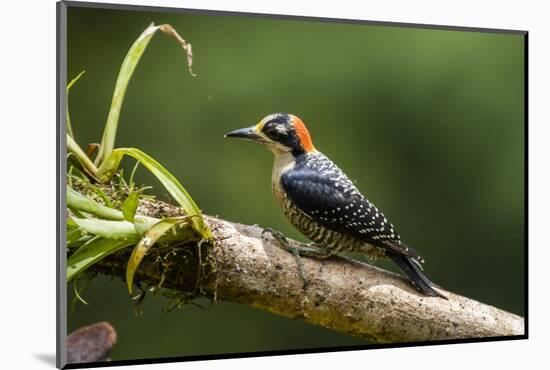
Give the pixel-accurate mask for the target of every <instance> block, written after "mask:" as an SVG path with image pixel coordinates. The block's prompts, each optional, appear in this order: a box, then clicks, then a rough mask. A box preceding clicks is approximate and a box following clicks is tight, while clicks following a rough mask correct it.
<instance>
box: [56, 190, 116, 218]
mask: <svg viewBox="0 0 550 370" xmlns="http://www.w3.org/2000/svg"><path fill="white" fill-rule="evenodd" d="M67 206H68V207H70V208H74V209H77V210H80V211H83V212H88V213H91V214H93V215H95V216H97V217H101V218H105V219H108V220H124V215H123V214H122V212H120V211H119V210H117V209H113V208H109V207H107V206H104V205H103V204H99V203H97V202H95V201H94V200H92V199H90V198H88V197H85V196H84V195H82V194H80V193H78V192H77V191H75V190H73V189H72V188H71V187H69V186H67Z"/></svg>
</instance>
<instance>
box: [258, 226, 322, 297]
mask: <svg viewBox="0 0 550 370" xmlns="http://www.w3.org/2000/svg"><path fill="white" fill-rule="evenodd" d="M266 233H269V234H271V236H273V238H274V239H276V240H277V241H278V242H279V245H280V246H281V247H282V248H283V249H284V250H285V251H287V252H290V253H292V254H293V255H294V257H295V258H296V264H297V265H298V272H299V273H300V277H301V278H302V280H303V281H304V285H303V288H304V289H306V288H307V287H308V280H307V279H306V275H305V270H304V261H303V260H302V256H307V255H308V253H311V252H312V251H314V250H315V248H314V247H311V246H310V245H309V244H305V245H298V244H297V243H295V242H293V241H290V240H288V238H287V237H286V236H285V235H284V234H283V233H282V232H280V231H277V230H273V229H272V228H270V227H266V228H264V230H263V232H262V236H263V235H264V234H266Z"/></svg>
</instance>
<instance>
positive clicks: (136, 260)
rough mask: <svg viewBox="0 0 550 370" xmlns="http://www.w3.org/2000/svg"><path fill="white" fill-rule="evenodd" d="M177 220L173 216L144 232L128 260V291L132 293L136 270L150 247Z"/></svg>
mask: <svg viewBox="0 0 550 370" xmlns="http://www.w3.org/2000/svg"><path fill="white" fill-rule="evenodd" d="M177 222H178V221H177V220H176V219H173V218H170V219H168V218H167V219H164V220H161V221H159V222H158V223H157V224H155V225H154V226H153V227H151V228H150V229H149V230H148V231H147V232H146V233H145V234H143V237H142V238H141V240H140V241H139V243H138V244H137V245H136V246H135V247H134V249H133V250H132V254H131V255H130V259H129V260H128V266H127V267H126V285H127V287H128V293H130V294H132V284H133V281H134V275H135V272H136V270H137V268H138V266H139V264H140V263H141V260H142V259H143V257H145V254H146V253H147V251H148V250H149V248H151V247H152V246H153V245H154V244H155V243H156V242H157V240H159V239H160V237H161V236H163V235H164V234H165V233H166V232H168V231H169V230H170V229H171V228H172V227H174V225H176V224H177Z"/></svg>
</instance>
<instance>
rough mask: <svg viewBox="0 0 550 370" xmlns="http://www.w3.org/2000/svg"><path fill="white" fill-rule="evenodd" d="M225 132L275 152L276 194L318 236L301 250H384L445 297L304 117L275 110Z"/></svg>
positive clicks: (423, 289) (417, 281)
mask: <svg viewBox="0 0 550 370" xmlns="http://www.w3.org/2000/svg"><path fill="white" fill-rule="evenodd" d="M225 136H226V137H233V138H244V139H248V140H253V141H255V142H258V143H260V144H262V145H263V146H265V147H267V148H268V149H269V150H271V151H272V152H273V154H274V156H275V161H274V165H273V170H272V176H271V186H272V190H273V194H274V196H275V199H276V200H277V202H278V203H279V204H280V206H281V207H282V209H283V212H284V214H285V215H286V217H287V218H288V219H289V221H290V222H291V223H292V224H293V225H294V227H296V228H297V229H298V230H299V231H300V232H301V233H302V234H304V235H305V236H306V237H307V238H309V239H310V240H311V241H312V242H313V245H312V246H311V247H310V248H305V249H302V250H301V252H303V253H300V254H305V255H309V256H314V257H321V258H325V257H329V256H331V255H334V254H336V253H340V252H359V253H364V254H367V255H377V256H380V255H382V256H385V257H388V258H390V259H391V260H392V261H393V262H394V263H395V264H397V266H399V268H400V269H401V270H402V271H403V272H404V273H405V274H406V275H407V276H408V278H409V280H410V281H411V283H412V284H413V285H414V286H415V287H416V289H417V290H418V291H419V292H420V293H422V294H424V295H426V296H434V297H442V298H446V297H445V296H444V295H442V294H441V293H439V292H438V291H437V290H435V289H434V284H433V283H432V282H431V281H430V280H429V279H428V278H427V277H426V275H424V273H423V272H422V267H421V264H422V263H424V260H423V259H422V257H420V255H419V254H418V253H416V252H415V251H414V250H413V249H412V248H410V247H408V246H407V245H406V244H405V243H403V242H402V241H401V238H400V236H399V234H398V233H397V230H396V229H395V227H394V226H393V225H392V223H391V222H390V221H389V220H388V219H387V218H386V216H384V214H383V213H382V212H381V211H380V210H378V208H376V206H375V205H374V204H372V203H371V202H370V201H369V200H368V199H367V198H366V197H364V196H363V195H362V194H361V193H360V192H359V190H358V189H357V187H356V186H355V185H354V184H353V182H352V181H351V180H350V179H349V178H348V177H347V176H346V175H345V174H344V172H342V170H340V168H338V166H336V165H335V164H334V163H333V162H332V161H331V160H330V159H329V158H328V157H327V156H325V155H324V154H323V153H321V152H320V151H318V150H316V149H315V147H314V146H313V142H312V140H311V136H310V134H309V132H308V130H307V128H306V126H305V125H304V123H303V122H302V120H301V119H300V118H298V117H296V116H295V115H292V114H288V113H275V114H271V115H268V116H267V117H265V118H263V119H262V120H261V121H260V122H259V123H258V124H256V125H254V126H251V127H247V128H242V129H238V130H235V131H232V132H230V133H228V134H226V135H225Z"/></svg>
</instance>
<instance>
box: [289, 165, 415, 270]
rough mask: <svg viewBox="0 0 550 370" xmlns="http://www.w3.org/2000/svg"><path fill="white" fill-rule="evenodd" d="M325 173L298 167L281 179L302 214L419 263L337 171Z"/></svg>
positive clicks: (374, 208) (377, 211) (386, 223)
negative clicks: (329, 173)
mask: <svg viewBox="0 0 550 370" xmlns="http://www.w3.org/2000/svg"><path fill="white" fill-rule="evenodd" d="M332 170H333V172H331V175H330V176H327V174H326V173H320V172H319V171H316V170H313V169H310V168H307V167H305V166H300V167H299V168H294V169H291V170H289V171H287V172H286V173H284V174H283V175H282V176H281V186H282V187H283V189H284V190H285V192H286V194H287V196H288V197H289V198H290V200H291V201H292V202H293V203H294V204H296V206H297V207H298V208H300V210H302V212H304V213H305V214H306V215H308V216H309V217H311V218H312V219H314V220H315V221H316V222H318V223H320V224H322V225H324V226H325V227H327V228H329V229H331V230H335V231H338V232H341V233H345V234H348V235H352V236H353V237H355V238H357V239H359V240H363V241H365V243H369V244H372V245H376V246H379V247H382V248H385V249H389V250H391V251H392V252H394V253H397V254H399V255H405V256H407V257H411V258H413V259H414V260H416V261H419V262H420V261H422V259H421V257H420V256H419V255H418V254H417V253H416V252H415V251H414V250H413V249H412V248H409V247H407V246H406V245H405V244H404V243H402V242H401V240H400V237H399V235H398V234H397V231H396V230H395V229H394V227H393V225H392V224H391V223H390V222H389V221H388V220H387V219H386V217H385V216H384V215H383V214H382V212H380V211H379V210H378V209H377V208H376V207H375V206H374V204H372V203H371V202H369V201H368V200H367V199H366V198H365V197H364V196H363V195H361V194H360V193H359V191H358V190H357V189H356V188H355V186H354V185H353V183H352V182H351V181H350V180H349V179H348V178H347V177H346V176H345V174H344V173H343V172H341V171H340V170H338V169H332Z"/></svg>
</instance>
